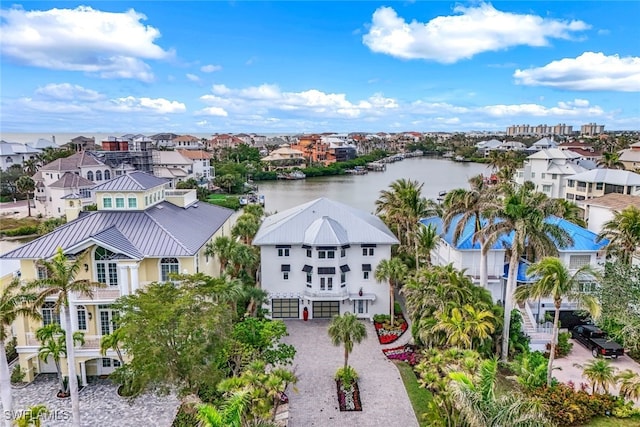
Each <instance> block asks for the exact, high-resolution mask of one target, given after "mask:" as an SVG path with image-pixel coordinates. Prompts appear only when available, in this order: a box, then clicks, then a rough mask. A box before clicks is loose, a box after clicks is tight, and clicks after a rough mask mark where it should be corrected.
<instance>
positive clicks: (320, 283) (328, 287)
mask: <svg viewBox="0 0 640 427" xmlns="http://www.w3.org/2000/svg"><path fill="white" fill-rule="evenodd" d="M398 243H399V242H398V239H397V238H396V237H395V236H394V235H393V233H391V231H390V230H389V229H388V228H387V226H386V225H385V224H384V223H383V222H382V221H381V220H380V218H378V217H377V216H375V215H371V214H369V213H367V212H364V211H361V210H359V209H355V208H352V207H350V206H347V205H344V204H342V203H338V202H335V201H332V200H329V199H327V198H320V199H316V200H313V201H311V202H307V203H305V204H303V205H299V206H296V207H294V208H291V209H287V210H285V211H283V212H280V213H277V214H275V215H270V216H268V217H267V218H266V219H265V221H264V222H263V224H262V226H261V227H260V230H259V231H258V233H257V234H256V236H255V238H254V239H253V244H254V245H255V246H258V247H259V248H260V258H261V267H260V269H261V270H260V284H261V287H262V289H264V290H265V291H266V292H267V293H268V303H267V304H266V305H265V307H264V308H265V309H267V310H268V311H269V313H270V316H271V317H272V318H278V319H282V318H293V319H302V318H303V313H304V311H305V310H306V311H307V313H308V315H309V318H311V319H330V318H331V317H333V316H334V315H336V314H343V313H354V314H355V315H356V316H358V317H360V318H367V319H371V318H373V316H374V315H375V314H389V312H390V307H389V304H390V301H389V285H388V284H386V283H379V282H377V281H376V280H375V278H374V274H373V273H374V272H375V270H376V268H377V266H378V264H379V263H380V261H382V260H383V259H389V258H390V257H391V246H392V245H395V244H398Z"/></svg>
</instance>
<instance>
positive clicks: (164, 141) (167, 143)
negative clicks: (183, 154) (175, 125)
mask: <svg viewBox="0 0 640 427" xmlns="http://www.w3.org/2000/svg"><path fill="white" fill-rule="evenodd" d="M177 137H178V135H176V134H175V133H157V134H155V135H151V136H150V137H149V139H151V140H152V141H153V145H154V146H155V147H156V148H173V139H174V138H177Z"/></svg>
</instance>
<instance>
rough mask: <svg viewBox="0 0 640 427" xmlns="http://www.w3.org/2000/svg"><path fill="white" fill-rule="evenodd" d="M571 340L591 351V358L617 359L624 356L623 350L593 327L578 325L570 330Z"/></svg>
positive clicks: (602, 332)
mask: <svg viewBox="0 0 640 427" xmlns="http://www.w3.org/2000/svg"><path fill="white" fill-rule="evenodd" d="M571 338H573V339H574V340H576V341H578V342H579V343H580V344H582V345H584V346H585V347H587V348H588V349H589V350H591V354H592V355H593V357H598V356H601V357H610V358H612V359H617V358H618V357H620V356H623V355H624V348H622V346H621V345H620V344H618V343H617V342H615V341H611V340H610V339H608V338H607V334H606V333H605V332H604V331H603V330H602V329H600V328H598V327H597V326H595V325H579V326H576V327H574V328H573V329H572V330H571Z"/></svg>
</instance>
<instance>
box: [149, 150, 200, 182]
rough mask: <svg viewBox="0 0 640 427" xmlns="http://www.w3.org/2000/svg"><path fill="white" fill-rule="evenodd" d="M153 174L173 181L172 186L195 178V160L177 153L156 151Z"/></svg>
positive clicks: (154, 153)
mask: <svg viewBox="0 0 640 427" xmlns="http://www.w3.org/2000/svg"><path fill="white" fill-rule="evenodd" d="M153 174H154V175H155V176H157V177H160V178H168V179H170V180H171V186H172V187H173V188H175V186H176V184H177V183H179V182H182V181H186V180H188V179H189V178H195V177H194V176H193V160H191V159H188V158H186V157H185V156H183V155H182V154H180V153H179V152H177V151H161V150H159V151H154V152H153Z"/></svg>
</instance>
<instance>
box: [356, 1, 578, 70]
mask: <svg viewBox="0 0 640 427" xmlns="http://www.w3.org/2000/svg"><path fill="white" fill-rule="evenodd" d="M454 12H455V13H456V15H452V16H438V17H436V18H433V19H432V20H431V21H429V22H426V23H423V22H418V21H416V20H413V21H411V22H407V21H406V20H405V19H404V18H402V17H400V16H398V14H397V13H396V11H395V10H394V9H392V8H390V7H380V8H378V9H377V10H376V11H375V12H374V13H373V17H372V22H371V24H370V27H369V31H368V32H367V33H366V34H365V35H364V36H363V37H362V42H363V43H364V44H365V45H366V46H367V47H369V49H371V50H372V51H373V52H377V53H384V54H387V55H391V56H394V57H397V58H402V59H426V60H433V61H437V62H442V63H445V64H450V63H454V62H457V61H460V60H462V59H469V58H471V57H473V56H474V55H477V54H479V53H482V52H487V51H497V50H503V49H507V48H510V47H514V46H521V45H526V46H533V47H539V46H547V45H548V44H549V42H550V40H551V39H571V38H572V37H573V34H574V33H576V32H580V31H583V30H586V29H589V28H590V26H589V25H588V24H586V23H585V22H583V21H579V20H573V21H566V20H558V19H550V18H542V17H540V16H537V15H531V14H517V13H510V12H502V11H499V10H496V9H495V8H494V7H493V6H492V5H491V4H488V3H481V4H479V5H478V6H472V7H464V6H457V7H455V8H454Z"/></svg>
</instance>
